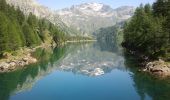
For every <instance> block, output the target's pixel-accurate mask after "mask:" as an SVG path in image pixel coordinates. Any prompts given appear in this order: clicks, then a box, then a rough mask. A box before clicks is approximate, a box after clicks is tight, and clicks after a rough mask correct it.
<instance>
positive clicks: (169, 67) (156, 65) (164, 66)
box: [143, 59, 170, 77]
mask: <svg viewBox="0 0 170 100" xmlns="http://www.w3.org/2000/svg"><path fill="white" fill-rule="evenodd" d="M143 71H147V72H149V73H151V74H154V75H158V76H163V77H165V76H170V64H168V63H167V62H165V61H163V60H161V59H160V60H159V61H153V62H149V63H148V64H147V65H146V67H145V69H144V70H143Z"/></svg>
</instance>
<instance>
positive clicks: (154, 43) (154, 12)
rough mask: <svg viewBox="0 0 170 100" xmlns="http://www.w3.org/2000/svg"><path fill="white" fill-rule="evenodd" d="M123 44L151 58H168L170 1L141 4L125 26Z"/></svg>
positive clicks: (169, 45)
mask: <svg viewBox="0 0 170 100" xmlns="http://www.w3.org/2000/svg"><path fill="white" fill-rule="evenodd" d="M122 45H123V46H124V47H125V48H127V49H129V50H132V51H137V52H140V53H142V54H143V55H146V56H147V57H150V58H155V59H156V58H159V57H162V58H166V59H167V58H168V56H169V54H168V52H170V50H169V49H170V1H169V0H157V1H156V2H155V3H154V4H153V5H152V6H151V5H149V4H147V5H142V4H141V5H140V7H138V8H137V9H136V11H135V13H134V16H133V17H132V18H131V20H130V21H128V22H127V23H125V26H124V41H123V43H122Z"/></svg>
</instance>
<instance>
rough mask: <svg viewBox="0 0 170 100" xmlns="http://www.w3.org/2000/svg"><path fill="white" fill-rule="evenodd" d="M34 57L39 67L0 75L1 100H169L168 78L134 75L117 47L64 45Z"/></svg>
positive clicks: (127, 58)
mask: <svg viewBox="0 0 170 100" xmlns="http://www.w3.org/2000/svg"><path fill="white" fill-rule="evenodd" d="M33 55H34V56H35V57H37V59H39V63H37V64H34V65H29V66H28V67H26V68H25V69H21V70H17V71H15V72H11V73H4V74H0V100H170V79H165V80H158V79H155V78H153V77H151V76H148V75H146V74H144V73H139V72H137V69H136V65H135V59H134V58H133V57H131V56H129V55H127V54H124V53H123V52H122V50H121V48H119V47H117V46H111V45H106V44H101V43H100V44H99V43H83V44H68V45H65V46H63V47H60V48H55V49H54V50H52V49H48V50H45V49H37V51H36V52H35V53H34V54H33Z"/></svg>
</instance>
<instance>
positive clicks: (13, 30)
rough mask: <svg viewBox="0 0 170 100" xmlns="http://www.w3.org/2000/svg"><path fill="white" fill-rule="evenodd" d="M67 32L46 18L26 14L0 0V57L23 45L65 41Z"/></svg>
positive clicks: (31, 45)
mask: <svg viewBox="0 0 170 100" xmlns="http://www.w3.org/2000/svg"><path fill="white" fill-rule="evenodd" d="M64 37H65V34H64V33H63V32H62V31H60V30H59V29H58V28H57V27H56V26H55V25H54V24H52V23H51V22H49V21H47V20H46V19H38V18H37V17H36V16H35V15H33V14H32V13H30V14H29V15H27V16H26V15H24V14H23V12H21V10H20V9H19V8H18V9H16V8H14V7H13V6H10V5H8V4H7V3H6V1H5V0H0V57H2V55H3V53H5V52H10V51H15V50H17V49H19V48H21V47H34V46H37V45H40V44H42V43H45V42H48V43H52V42H53V39H54V40H55V42H60V41H64Z"/></svg>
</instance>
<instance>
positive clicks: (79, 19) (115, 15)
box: [56, 3, 134, 36]
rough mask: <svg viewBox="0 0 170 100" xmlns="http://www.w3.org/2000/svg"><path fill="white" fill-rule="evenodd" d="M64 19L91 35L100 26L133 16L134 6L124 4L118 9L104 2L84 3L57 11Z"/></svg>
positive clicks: (106, 25) (108, 25) (65, 21)
mask: <svg viewBox="0 0 170 100" xmlns="http://www.w3.org/2000/svg"><path fill="white" fill-rule="evenodd" d="M56 13H57V14H58V15H59V16H60V18H61V19H62V21H63V22H64V23H65V24H66V25H68V26H70V27H73V28H75V29H77V30H79V31H80V32H81V33H83V34H84V35H85V36H88V35H91V33H93V32H95V31H96V30H98V29H100V28H105V27H110V26H113V25H115V24H116V23H119V22H122V21H125V20H127V19H129V18H130V17H132V16H133V14H134V8H133V7H131V6H122V7H119V8H117V9H113V8H111V7H110V6H109V5H105V4H102V3H84V4H80V5H73V6H72V7H70V8H65V9H62V10H58V11H56Z"/></svg>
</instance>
